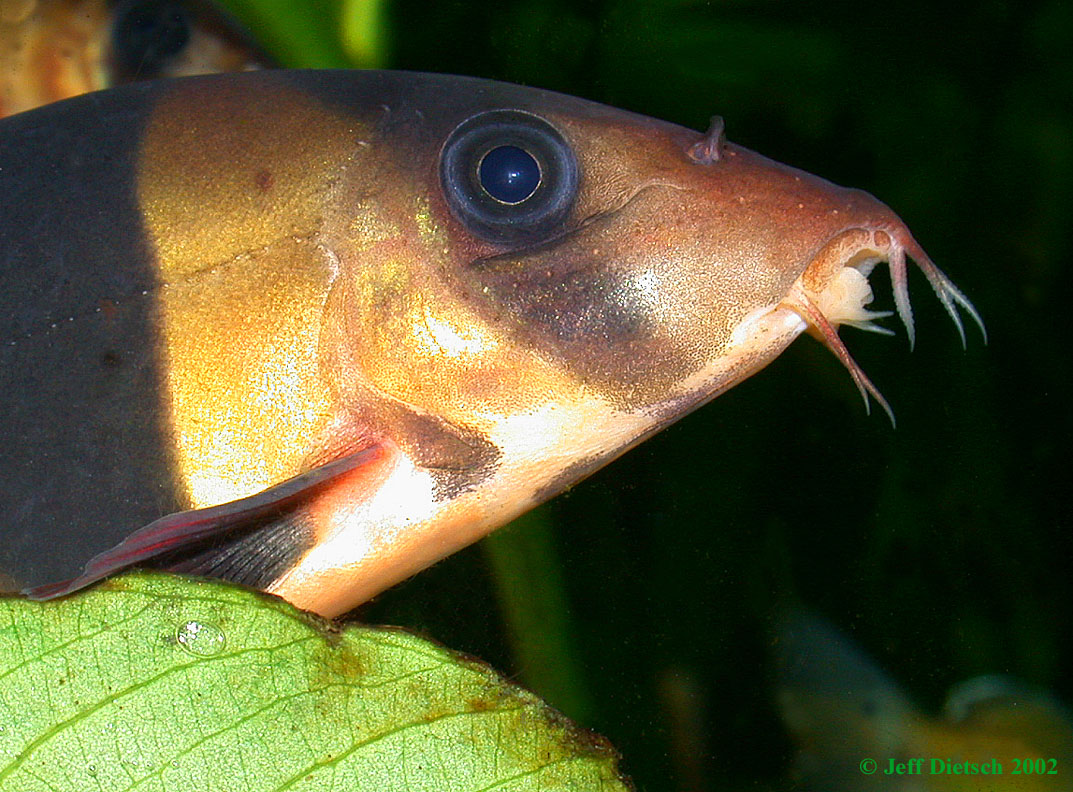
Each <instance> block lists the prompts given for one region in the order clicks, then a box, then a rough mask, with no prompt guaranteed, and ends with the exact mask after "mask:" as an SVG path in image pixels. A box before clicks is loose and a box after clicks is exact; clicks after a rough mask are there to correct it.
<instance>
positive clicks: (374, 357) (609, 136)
mask: <svg viewBox="0 0 1073 792" xmlns="http://www.w3.org/2000/svg"><path fill="white" fill-rule="evenodd" d="M494 85H495V87H492V88H489V87H487V86H488V84H486V83H485V84H482V86H481V89H480V90H476V89H475V90H474V91H473V92H455V93H453V94H452V95H451V97H450V99H448V98H446V95H445V97H444V98H443V99H442V100H441V101H440V103H438V104H436V103H432V102H428V101H421V100H420V99H419V98H413V99H412V100H411V102H406V101H402V102H397V103H396V104H395V105H393V106H391V107H387V106H385V107H384V108H383V109H382V114H383V117H382V118H381V119H380V121H379V122H378V124H377V129H380V130H390V133H387V132H381V133H380V134H390V135H391V138H392V140H393V146H392V147H391V149H390V152H389V153H388V154H387V155H386V156H378V155H376V154H375V150H376V148H377V147H376V144H375V142H371V143H370V145H369V153H368V156H367V157H365V158H364V160H363V161H362V162H363V164H361V165H360V166H356V167H355V168H353V169H352V172H351V174H350V175H349V176H348V177H345V178H344V179H343V183H342V186H341V188H340V195H341V196H343V200H341V201H340V202H339V203H338V204H337V207H340V208H341V211H340V214H339V215H338V216H337V217H336V218H335V219H334V220H332V221H330V222H328V223H327V224H326V225H327V226H328V227H330V228H331V229H333V230H331V231H329V232H327V233H326V235H325V237H324V238H325V244H326V245H328V246H329V247H330V248H331V249H332V250H333V252H334V255H336V256H337V257H338V260H339V262H340V268H341V272H343V273H346V276H345V277H344V278H342V279H341V280H340V288H341V291H340V295H339V305H340V310H339V311H338V316H339V317H342V318H341V320H340V322H339V324H338V327H337V332H336V336H337V339H338V342H337V343H336V344H335V345H334V347H335V348H336V349H338V350H339V355H340V358H341V359H344V360H345V364H344V365H342V366H339V367H338V369H339V370H340V371H345V372H349V375H348V378H349V379H350V382H349V384H348V385H347V386H346V387H345V388H344V389H353V390H354V391H355V392H360V393H366V392H367V391H368V390H369V389H372V390H375V391H377V392H379V393H382V394H387V395H389V397H390V398H392V399H396V400H398V401H400V402H403V403H406V404H407V405H411V406H414V407H416V408H417V409H419V410H421V411H423V412H427V413H429V414H434V415H437V416H441V417H442V418H444V419H445V420H447V421H450V422H452V423H456V424H459V425H465V426H468V427H471V428H473V429H474V430H475V431H477V432H479V433H481V434H484V435H486V436H488V437H491V438H493V443H494V444H495V445H496V446H497V447H498V448H500V449H501V451H502V452H503V453H504V455H507V456H513V457H515V458H524V459H527V460H529V461H535V460H537V459H538V458H539V459H541V460H542V461H541V462H539V463H538V466H539V467H541V468H543V469H544V470H545V472H547V473H548V474H549V475H550V471H551V470H552V469H553V468H558V469H559V470H560V471H561V470H563V469H569V470H570V473H569V476H568V477H570V478H571V480H572V479H573V478H574V477H576V475H577V473H578V471H579V470H584V471H591V470H593V469H595V468H596V467H599V466H600V465H601V464H603V463H605V462H606V461H608V460H609V459H611V458H613V457H614V456H617V455H618V454H620V453H622V452H623V451H625V450H626V449H627V448H629V447H630V446H632V445H633V444H635V443H636V442H638V441H639V440H641V439H643V438H644V437H646V436H648V435H649V434H651V433H652V432H654V431H657V430H658V429H659V428H661V427H663V426H665V425H666V424H668V423H670V422H672V421H674V420H676V419H678V418H679V417H681V416H682V415H684V414H685V413H687V412H689V411H690V410H692V409H695V408H696V407H697V406H699V405H701V404H703V403H704V402H706V401H708V400H710V399H711V398H713V397H715V396H717V395H718V394H720V393H722V392H724V391H725V390H727V389H728V388H730V387H732V386H733V385H735V384H736V383H738V382H740V381H742V380H743V379H745V378H746V377H748V376H750V375H751V374H753V373H755V372H757V371H759V370H760V369H761V368H763V367H764V366H765V365H766V364H767V363H769V362H770V361H771V360H773V359H774V358H775V357H777V356H778V355H779V354H780V353H781V352H782V351H783V350H784V349H785V348H786V347H787V345H788V344H789V343H790V342H791V341H792V340H793V339H794V338H795V337H797V336H798V335H799V334H801V333H802V332H804V331H806V330H810V331H811V332H813V333H814V334H816V335H818V336H819V337H820V338H822V339H823V340H824V341H825V342H827V343H828V345H830V346H831V347H832V348H833V349H834V350H835V351H836V353H838V354H839V356H840V358H842V359H843V362H845V363H846V364H847V366H849V367H850V371H851V373H853V375H854V378H855V379H857V381H858V383H859V384H860V383H861V382H862V381H863V382H864V383H866V386H862V387H867V388H868V389H869V390H874V389H872V388H871V385H870V383H868V381H867V378H864V377H863V374H862V373H860V371H859V369H858V368H857V367H856V366H855V364H853V362H852V359H851V358H850V357H849V356H848V353H846V352H845V348H844V347H843V346H841V343H840V342H839V341H838V336H837V333H836V332H835V331H836V329H837V327H838V326H839V325H840V324H845V323H851V324H856V325H858V326H864V327H866V328H869V329H875V326H874V325H873V324H872V321H871V320H872V319H873V318H875V317H876V316H879V315H880V314H876V313H874V312H871V311H868V310H867V309H866V308H865V305H867V304H868V303H869V302H870V300H871V299H872V293H871V289H870V287H869V284H868V275H869V274H870V273H871V272H872V269H873V267H874V266H875V264H876V263H877V262H878V261H881V260H889V261H891V266H892V270H891V272H892V277H893V279H894V282H895V291H896V299H897V301H898V309H899V312H900V313H901V316H902V318H903V319H904V320H905V321H906V322H907V326H909V327H911V312H910V310H909V302H908V296H907V290H906V285H905V263H906V255H905V254H906V252H907V251H908V252H909V253H910V254H911V255H912V256H913V257H914V258H915V259H916V260H917V262H918V263H919V264H921V266H922V267H924V268H925V271H926V272H927V273H928V274H929V277H931V278H932V279H933V283H935V284H936V287H937V290H938V291H939V292H940V295H941V296H944V301H946V302H948V303H949V301H950V300H954V301H958V302H962V304H963V305H965V306H967V307H968V308H969V310H970V311H971V310H972V309H971V305H969V303H968V301H967V300H964V298H963V297H962V296H961V295H960V292H958V291H957V290H956V289H955V288H954V287H953V285H952V284H950V283H949V281H948V280H947V279H946V278H945V276H943V275H942V274H941V273H940V272H939V271H938V270H937V269H935V268H934V266H933V265H932V264H931V263H930V261H929V260H928V259H927V258H926V256H925V255H924V254H923V251H922V250H921V249H920V248H919V245H917V244H916V242H915V241H913V239H912V237H911V235H910V234H909V231H908V229H907V228H906V227H905V225H904V224H903V223H902V222H901V220H900V219H899V218H898V217H897V216H896V215H895V214H894V213H893V212H892V211H891V210H890V209H889V208H888V207H886V206H885V205H884V204H882V203H881V202H880V201H878V200H876V199H875V198H873V197H871V196H870V195H868V194H867V193H865V192H862V191H860V190H854V189H846V188H842V187H838V186H836V185H834V184H831V183H830V182H827V181H825V180H823V179H820V178H818V177H815V176H812V175H810V174H808V173H805V172H803V171H800V170H797V169H795V168H791V167H788V166H785V165H781V164H779V163H776V162H774V161H772V160H770V159H768V158H766V157H763V156H761V155H759V154H756V153H754V152H752V151H750V150H748V149H746V148H743V147H741V146H737V145H735V144H732V143H729V142H727V141H726V140H725V137H724V135H723V129H722V122H721V120H719V119H715V120H714V121H713V125H712V128H711V129H710V130H709V131H708V132H707V133H706V134H702V133H699V132H696V131H693V130H689V129H685V128H683V127H680V126H677V125H674V124H670V123H665V122H662V121H657V120H654V119H650V118H646V117H642V116H638V115H635V114H632V113H629V112H626V111H621V110H616V109H613V108H608V107H604V106H601V105H596V104H593V103H590V102H585V101H583V100H579V99H574V98H571V97H563V96H560V95H557V94H551V93H547V92H541V91H532V90H526V89H516V88H514V87H511V86H501V85H498V84H494ZM511 157H514V158H515V159H513V160H512V159H511ZM497 158H500V159H501V158H506V162H505V164H504V163H500V162H498V160H497ZM526 168H528V169H529V175H528V176H527V175H526ZM372 172H375V173H376V174H377V175H376V177H375V179H371V178H370V175H369V174H370V173H372ZM511 179H513V182H512V181H511ZM527 179H528V181H526V180H527ZM497 180H498V181H497ZM373 182H375V183H376V184H378V185H383V184H389V185H391V190H392V195H391V196H390V197H387V196H386V190H381V189H379V188H377V187H375V186H370V185H371V184H372V183H373ZM400 188H401V189H400ZM511 189H514V190H515V192H513V193H512V192H510V190H511ZM355 207H357V211H356V212H355ZM400 218H403V220H400ZM370 260H375V261H376V262H377V263H376V265H375V266H373V267H370V266H368V262H369V261H370ZM946 295H951V296H949V297H947V296H946ZM344 304H345V305H344ZM952 315H953V316H954V317H955V319H956V318H957V314H956V311H952ZM876 395H877V396H878V392H876ZM363 398H364V397H363ZM880 398H881V397H880ZM884 404H885V403H884ZM515 449H516V450H515ZM531 474H532V471H531V470H530V471H529V473H528V474H527V475H529V480H534V479H533V477H532V475H531ZM538 478H544V479H546V480H547V481H546V482H545V483H546V485H547V486H542V487H539V488H538V490H539V492H540V493H541V494H542V495H545V496H546V495H548V494H549V487H550V488H551V490H554V489H555V488H556V486H559V485H560V484H561V481H562V480H563V479H561V478H558V477H551V478H549V477H548V476H540V477H538ZM559 488H561V486H559Z"/></svg>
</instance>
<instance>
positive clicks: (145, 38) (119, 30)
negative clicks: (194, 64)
mask: <svg viewBox="0 0 1073 792" xmlns="http://www.w3.org/2000/svg"><path fill="white" fill-rule="evenodd" d="M189 42H190V20H189V18H188V17H187V14H186V12H185V11H184V10H183V9H182V7H181V6H180V5H179V4H178V3H175V2H168V0H127V1H126V2H124V3H122V4H120V6H119V7H118V8H117V9H116V12H115V21H114V22H113V23H112V52H113V53H114V55H115V59H116V64H117V66H118V67H119V69H120V70H121V71H122V73H123V74H125V75H128V76H132V77H139V78H144V77H152V76H154V75H156V74H159V73H160V72H161V71H162V70H163V69H164V67H165V65H166V64H167V62H168V61H169V60H170V59H172V58H174V57H175V56H176V55H178V54H179V53H180V52H182V51H183V50H184V49H185V48H186V45H187V44H188V43H189Z"/></svg>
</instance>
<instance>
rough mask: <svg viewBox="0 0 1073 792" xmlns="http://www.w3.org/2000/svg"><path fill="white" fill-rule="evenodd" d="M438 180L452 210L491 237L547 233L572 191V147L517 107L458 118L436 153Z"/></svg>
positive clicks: (523, 238) (523, 239)
mask: <svg viewBox="0 0 1073 792" xmlns="http://www.w3.org/2000/svg"><path fill="white" fill-rule="evenodd" d="M440 182H441V184H442V186H443V192H444V196H445V198H446V199H447V205H448V206H449V207H450V208H451V212H452V213H453V214H454V215H455V217H457V218H458V219H459V220H460V221H462V223H464V224H465V225H466V227H467V228H468V229H469V230H470V231H472V232H473V233H475V234H477V235H478V236H480V237H482V238H483V239H486V240H488V241H489V242H496V243H502V244H520V243H533V242H539V241H541V240H543V239H546V238H548V237H549V236H551V235H552V234H553V233H554V231H555V229H556V228H557V227H558V226H559V225H560V224H561V223H562V222H563V220H564V219H565V218H566V216H567V214H569V212H570V209H571V207H572V206H573V205H574V199H575V198H576V196H577V189H578V166H577V159H576V157H575V156H574V152H573V150H571V148H570V145H569V144H568V143H567V142H566V140H565V139H564V138H563V136H562V135H561V134H560V133H559V131H558V130H557V129H555V127H553V126H552V125H551V124H549V123H548V122H547V121H545V120H544V119H542V118H540V117H539V116H535V115H533V114H532V113H526V112H522V111H520V110H492V111H489V112H485V113H479V114H477V115H475V116H471V117H470V118H468V119H466V120H465V121H463V122H462V123H461V124H459V125H458V126H457V127H455V129H454V131H453V132H451V134H450V135H449V136H448V137H447V140H446V142H445V143H444V144H443V150H442V151H441V153H440Z"/></svg>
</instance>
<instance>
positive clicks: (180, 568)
mask: <svg viewBox="0 0 1073 792" xmlns="http://www.w3.org/2000/svg"><path fill="white" fill-rule="evenodd" d="M383 453H384V450H383V448H382V447H381V446H379V445H374V446H370V447H368V448H364V449H362V450H360V451H357V452H355V453H353V454H350V455H348V456H345V457H343V458H342V459H338V460H336V461H334V462H329V463H328V464H326V465H322V466H320V467H318V468H315V469H313V470H310V471H308V472H306V473H302V474H301V475H298V476H295V477H294V478H290V479H287V481H284V482H282V483H281V484H277V485H276V486H274V487H270V488H269V489H266V490H264V491H263V492H259V493H257V494H256V495H251V496H250V497H248V498H242V499H240V500H236V501H232V502H230V503H224V504H221V505H219V506H210V507H209V508H206V509H193V510H191V511H185V512H178V513H176V514H169V515H168V516H166V517H161V518H160V519H159V520H155V521H154V522H151V523H149V525H146V526H145V527H144V528H140V529H138V530H137V531H135V532H134V533H132V534H131V535H130V536H128V537H127V538H126V539H124V540H123V541H122V542H120V543H119V544H118V545H116V546H115V547H113V548H112V549H110V550H105V551H104V552H103V553H101V554H100V555H97V556H95V557H94V558H92V559H91V560H90V561H89V563H87V564H86V566H85V569H84V570H83V572H82V574H81V575H80V576H79V577H76V578H74V579H73V580H68V581H64V582H60V583H49V584H46V585H44V586H37V587H36V588H31V589H25V590H24V591H23V592H22V593H23V594H25V595H26V596H27V597H29V598H30V599H34V600H48V599H53V598H55V597H62V596H63V595H65V594H70V593H72V592H74V591H78V590H79V589H82V588H85V587H86V586H88V585H90V584H92V583H96V582H97V581H99V580H102V579H103V578H106V577H108V576H109V575H111V574H113V573H115V572H118V571H119V570H121V569H126V568H127V567H131V566H152V567H157V568H160V569H169V570H173V571H176V572H185V573H188V574H198V575H208V576H212V577H222V578H225V579H228V580H234V581H235V582H239V583H246V584H248V585H254V586H264V585H267V583H271V582H272V581H273V580H275V579H276V578H278V577H280V575H282V573H283V572H285V571H286V570H287V569H289V568H290V567H291V566H293V564H294V563H295V562H296V561H297V560H298V558H300V557H301V556H302V555H304V553H305V551H306V550H308V549H309V545H311V544H312V542H313V541H314V535H313V530H312V525H311V524H310V523H309V522H308V520H307V519H306V517H305V516H304V514H303V510H302V507H303V505H304V504H306V503H307V502H308V501H309V500H310V499H311V498H312V497H314V496H315V495H317V494H318V493H320V492H322V491H323V490H324V489H325V488H327V487H329V486H330V485H331V484H332V483H333V482H336V481H338V480H339V479H340V478H342V477H343V476H345V475H346V474H348V473H351V472H353V471H354V470H356V469H358V468H360V467H363V466H365V465H369V464H372V463H373V462H376V461H377V460H379V459H380V458H381V457H382V456H383ZM266 581H267V582H266Z"/></svg>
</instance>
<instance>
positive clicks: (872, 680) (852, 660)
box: [775, 612, 1073, 792]
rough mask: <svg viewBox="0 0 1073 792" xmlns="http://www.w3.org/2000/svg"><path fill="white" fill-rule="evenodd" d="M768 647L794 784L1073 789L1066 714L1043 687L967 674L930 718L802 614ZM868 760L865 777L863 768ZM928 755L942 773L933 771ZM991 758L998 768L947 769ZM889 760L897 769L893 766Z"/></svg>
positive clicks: (830, 628) (1072, 740)
mask: <svg viewBox="0 0 1073 792" xmlns="http://www.w3.org/2000/svg"><path fill="white" fill-rule="evenodd" d="M775 654H776V668H777V684H776V700H777V705H778V709H779V712H780V714H781V716H782V720H783V722H784V723H785V724H786V727H787V729H788V730H789V731H790V733H791V735H792V736H793V739H794V741H795V743H796V744H797V746H798V749H799V751H798V755H797V760H796V763H795V766H794V769H793V772H794V775H795V779H794V788H795V789H810V790H812V789H815V790H821V789H822V790H828V791H829V792H835V791H836V790H880V789H882V790H899V792H910V791H912V792H917V791H918V790H919V791H920V792H925V790H926V791H927V792H939V790H944V791H945V790H950V791H951V792H953V791H954V790H975V789H994V790H1073V775H1071V774H1070V768H1071V767H1073V719H1071V717H1070V713H1069V711H1068V710H1066V709H1065V708H1064V707H1063V706H1062V705H1061V704H1060V703H1059V702H1058V701H1056V700H1055V699H1054V698H1052V697H1051V696H1050V695H1049V694H1047V693H1046V692H1045V691H1042V690H1039V689H1037V688H1034V687H1032V686H1030V685H1027V684H1024V683H1022V682H1020V681H1018V680H1015V679H1012V678H1009V677H1003V676H980V677H975V678H973V679H970V680H968V681H966V682H962V683H961V684H958V685H955V686H954V687H953V688H952V689H951V690H950V692H949V694H948V696H947V698H946V704H945V706H944V708H943V712H942V715H941V716H940V717H935V718H933V717H930V716H928V715H927V714H925V713H924V712H923V711H922V710H920V709H918V708H917V707H916V706H915V705H914V704H913V703H912V702H911V701H910V700H909V698H908V697H907V696H906V695H905V693H903V692H902V691H901V690H900V689H899V687H898V685H897V683H895V682H894V681H893V680H892V679H891V678H890V677H889V676H888V675H887V674H886V673H885V672H884V671H883V670H881V669H880V668H879V667H878V666H877V665H876V664H875V663H874V662H873V661H872V660H871V659H869V658H868V657H867V656H866V654H865V653H864V651H863V650H862V649H861V648H860V647H859V646H857V645H856V644H855V643H854V642H853V641H852V640H850V638H849V637H848V636H846V635H845V634H844V633H842V632H841V631H839V629H838V628H837V627H835V626H834V625H833V624H832V623H831V622H829V621H827V620H826V619H824V618H822V617H820V616H818V615H816V614H813V613H807V612H796V613H793V614H792V615H790V616H788V617H787V618H785V619H784V620H783V621H782V622H781V623H780V624H779V626H778V628H777V633H776V643H775ZM867 759H872V760H874V761H875V762H876V771H875V772H874V773H872V774H867V773H865V772H862V770H861V763H862V762H863V761H865V760H867ZM917 759H919V760H923V761H922V762H918V763H915V764H912V763H911V762H912V760H917ZM1041 759H1042V760H1044V761H1043V762H1040V761H1039V760H1041ZM933 760H935V762H936V763H937V769H940V770H944V771H945V772H942V773H941V774H940V773H932V772H931V771H932V769H933V768H932V765H933ZM992 760H994V761H996V762H998V763H1001V767H1002V775H994V776H991V775H982V774H974V775H957V774H952V773H951V772H950V770H951V768H952V765H953V764H954V763H962V764H964V763H975V764H978V765H983V764H988V763H991V762H992ZM1051 760H1053V762H1052V761H1051ZM892 762H893V765H894V766H896V765H898V764H903V765H904V767H903V768H902V769H903V771H904V772H903V773H902V774H898V773H896V772H895V773H891V772H890V770H891V768H892ZM948 763H949V764H948ZM1018 768H1020V769H1021V772H1020V774H1015V773H1016V772H1017V770H1018ZM1041 769H1042V770H1043V771H1044V773H1043V774H1040V773H1039V772H1038V771H1039V770H1041ZM1051 770H1053V771H1054V772H1053V773H1052V774H1048V773H1047V771H1051Z"/></svg>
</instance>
